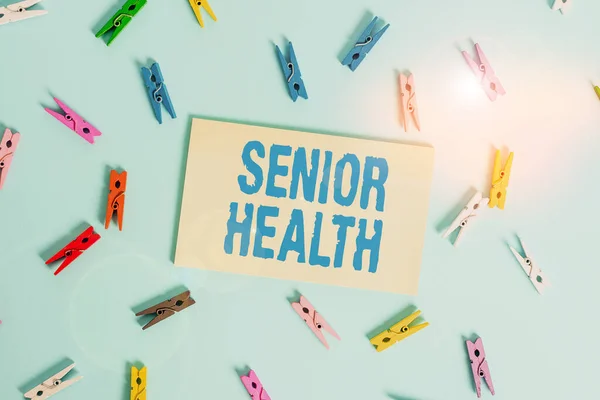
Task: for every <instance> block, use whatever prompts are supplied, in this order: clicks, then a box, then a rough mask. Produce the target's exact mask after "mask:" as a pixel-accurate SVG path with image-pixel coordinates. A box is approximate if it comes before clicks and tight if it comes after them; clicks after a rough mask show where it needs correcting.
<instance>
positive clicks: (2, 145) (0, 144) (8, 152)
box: [0, 128, 21, 189]
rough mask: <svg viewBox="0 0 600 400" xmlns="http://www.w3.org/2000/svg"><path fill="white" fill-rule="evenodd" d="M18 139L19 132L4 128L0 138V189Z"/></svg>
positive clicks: (19, 137)
mask: <svg viewBox="0 0 600 400" xmlns="http://www.w3.org/2000/svg"><path fill="white" fill-rule="evenodd" d="M20 139H21V134H20V133H18V132H15V133H12V131H11V130H10V129H8V128H6V130H5V131H4V134H3V135H2V140H0V189H2V186H4V181H5V180H6V175H7V174H8V170H9V169H10V165H11V164H12V160H13V157H14V154H15V151H17V146H18V145H19V140H20Z"/></svg>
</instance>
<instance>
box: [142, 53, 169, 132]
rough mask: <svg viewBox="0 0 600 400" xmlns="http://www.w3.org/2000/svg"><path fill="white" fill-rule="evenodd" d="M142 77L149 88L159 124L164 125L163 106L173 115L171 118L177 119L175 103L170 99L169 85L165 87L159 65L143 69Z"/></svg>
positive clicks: (155, 64)
mask: <svg viewBox="0 0 600 400" xmlns="http://www.w3.org/2000/svg"><path fill="white" fill-rule="evenodd" d="M142 77H143V78H144V83H145V84H146V87H147V88H148V95H149V96H150V103H151V104H152V108H153V109H154V115H155V116H156V119H157V120H158V123H159V124H162V114H161V108H160V105H161V104H164V105H165V108H166V109H167V111H168V112H169V114H171V118H177V115H175V109H174V108H173V103H172V102H171V97H169V92H168V91H167V85H165V81H164V79H163V76H162V73H161V72H160V66H159V65H158V63H154V64H152V66H151V67H150V69H148V68H146V67H142Z"/></svg>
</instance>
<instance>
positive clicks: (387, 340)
mask: <svg viewBox="0 0 600 400" xmlns="http://www.w3.org/2000/svg"><path fill="white" fill-rule="evenodd" d="M419 314H421V311H420V310H417V311H415V312H414V313H412V314H411V315H409V316H408V317H406V318H404V319H403V320H402V321H400V322H398V323H397V324H395V325H393V326H392V327H391V328H390V329H387V330H385V331H383V332H381V333H380V334H378V335H376V336H375V337H373V338H372V339H371V340H370V342H371V344H372V345H373V346H375V348H376V350H377V351H378V352H381V351H384V350H386V349H388V348H390V347H391V346H392V345H394V344H396V343H397V342H399V341H401V340H403V339H406V338H407V337H409V336H410V335H413V334H415V333H417V332H419V331H420V330H421V329H423V328H425V327H427V326H428V325H429V322H424V323H422V324H419V325H415V326H409V325H410V324H411V323H412V322H413V321H414V320H415V319H417V317H418V316H419Z"/></svg>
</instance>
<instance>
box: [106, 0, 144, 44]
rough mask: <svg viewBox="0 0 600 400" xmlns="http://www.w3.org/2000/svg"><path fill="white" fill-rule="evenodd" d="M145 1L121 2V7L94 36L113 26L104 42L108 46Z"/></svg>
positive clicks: (130, 0) (129, 0) (131, 0)
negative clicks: (111, 32) (111, 31)
mask: <svg viewBox="0 0 600 400" xmlns="http://www.w3.org/2000/svg"><path fill="white" fill-rule="evenodd" d="M147 1H148V0H127V2H126V3H125V4H123V7H121V9H120V10H119V11H117V13H116V14H115V15H113V16H112V17H111V18H110V19H109V20H108V22H107V23H106V24H104V26H103V27H102V28H101V29H100V30H99V31H98V33H96V37H97V38H98V37H100V36H102V35H104V34H105V33H106V32H108V31H110V30H111V29H113V28H115V30H114V32H113V34H112V36H111V37H110V39H109V40H108V43H106V45H107V46H110V44H111V43H112V41H113V40H115V39H116V38H117V36H119V33H121V31H122V30H123V29H125V27H126V26H127V24H128V23H129V22H131V20H132V19H133V17H135V16H136V14H137V13H138V12H139V11H140V10H141V9H142V8H143V7H144V6H145V5H146V2H147Z"/></svg>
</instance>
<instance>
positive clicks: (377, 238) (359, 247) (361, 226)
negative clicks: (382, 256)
mask: <svg viewBox="0 0 600 400" xmlns="http://www.w3.org/2000/svg"><path fill="white" fill-rule="evenodd" d="M374 228H375V233H374V234H373V237H372V238H371V239H367V233H366V231H367V220H366V219H364V218H361V219H360V220H359V221H358V236H356V252H355V253H354V260H353V266H354V269H355V270H357V271H361V270H362V259H363V252H364V251H365V250H369V251H370V255H369V272H371V273H375V272H377V263H378V262H379V247H380V246H381V231H382V230H383V221H381V220H380V219H376V220H375V224H374Z"/></svg>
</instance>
